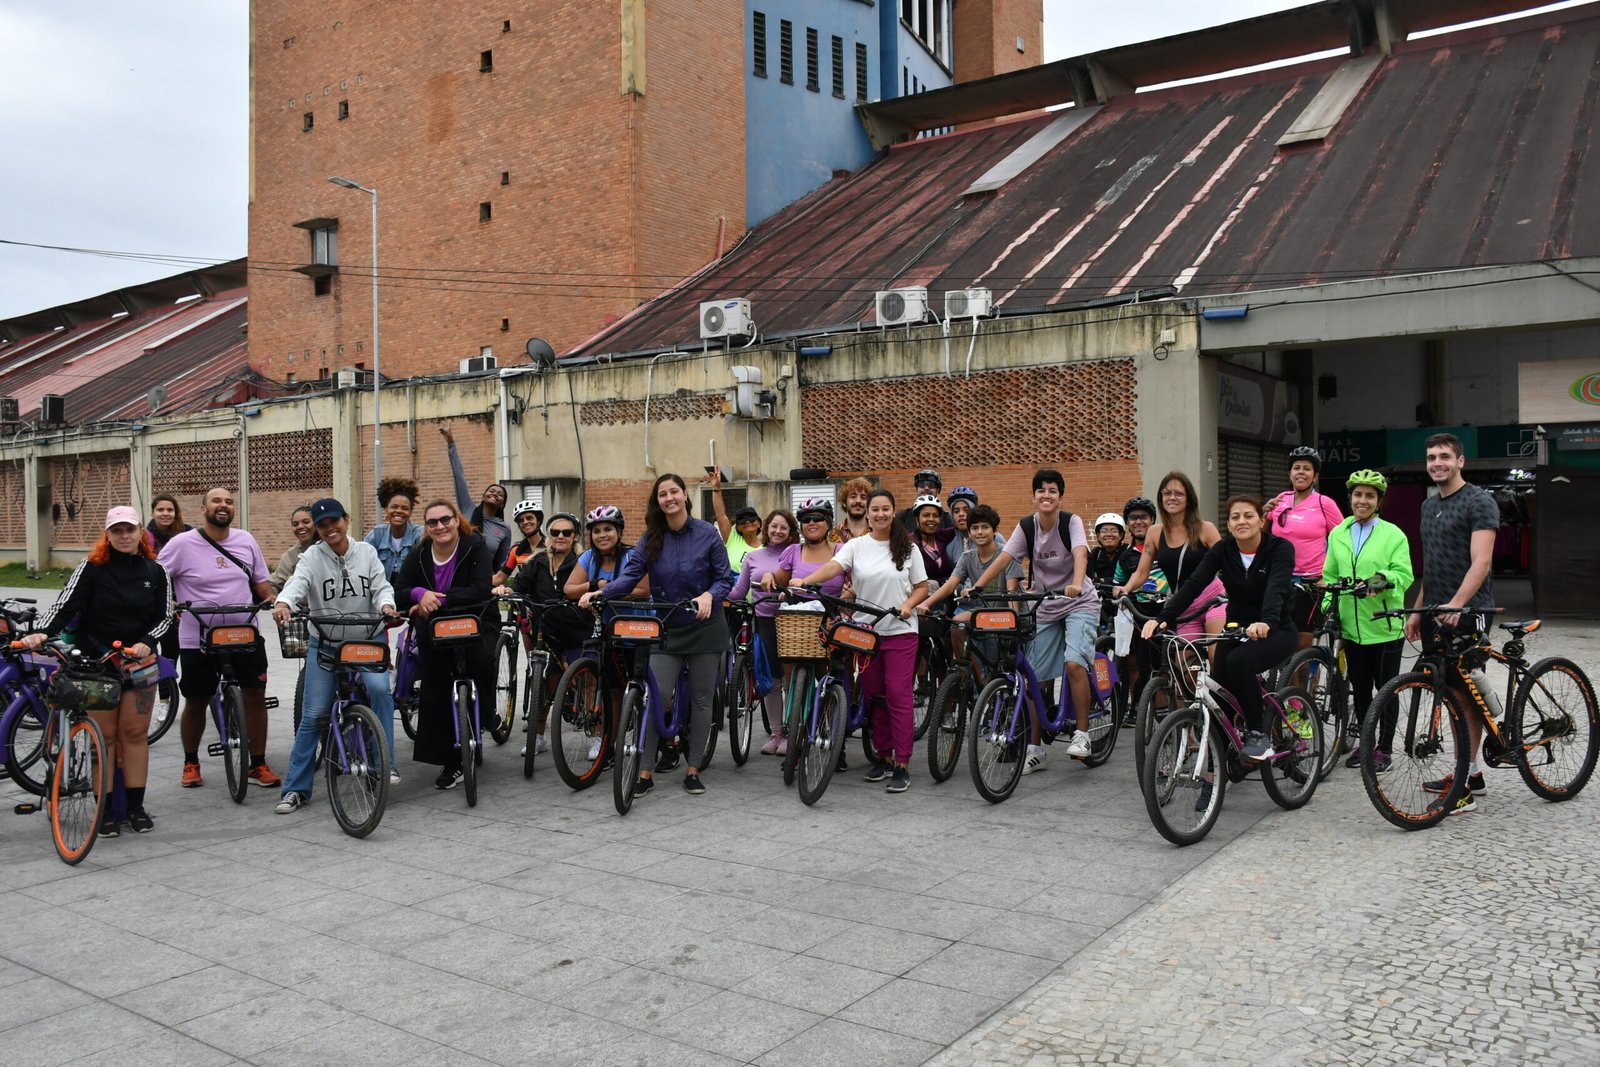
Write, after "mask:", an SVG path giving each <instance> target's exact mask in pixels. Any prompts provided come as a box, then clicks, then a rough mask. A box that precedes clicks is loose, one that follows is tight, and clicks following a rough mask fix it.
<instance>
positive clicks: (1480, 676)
mask: <svg viewBox="0 0 1600 1067" xmlns="http://www.w3.org/2000/svg"><path fill="white" fill-rule="evenodd" d="M1467 677H1468V678H1471V679H1472V684H1473V685H1474V686H1476V687H1477V689H1478V695H1479V696H1481V697H1482V698H1483V702H1484V703H1485V704H1486V705H1488V707H1489V715H1490V716H1491V717H1492V718H1493V719H1494V721H1495V722H1499V721H1500V719H1501V718H1502V717H1503V716H1504V715H1505V709H1504V708H1502V707H1501V706H1500V697H1499V696H1498V695H1497V694H1496V693H1495V691H1494V687H1493V686H1491V685H1490V684H1489V676H1488V675H1486V674H1484V673H1483V671H1481V670H1476V671H1471V672H1469V673H1468V674H1467Z"/></svg>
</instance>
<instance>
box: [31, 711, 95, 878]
mask: <svg viewBox="0 0 1600 1067" xmlns="http://www.w3.org/2000/svg"><path fill="white" fill-rule="evenodd" d="M105 800H106V746H105V740H104V739H103V738H102V737H101V736H100V728H99V727H98V726H96V725H95V723H94V720H93V719H90V718H87V717H85V718H82V719H79V720H78V721H77V722H74V723H71V724H69V725H68V727H67V737H66V741H65V743H64V744H63V745H62V746H61V750H60V751H59V752H57V753H56V759H55V762H54V763H53V764H52V765H51V771H50V791H49V795H48V796H47V798H46V803H45V807H46V809H47V810H48V811H49V813H50V837H51V840H52V841H53V842H54V844H55V846H56V855H58V856H60V857H61V862H62V863H65V864H67V866H69V867H76V866H77V865H78V864H80V863H82V862H83V860H84V857H86V856H88V855H89V850H90V849H92V848H94V841H95V837H96V836H97V835H98V834H99V831H100V819H101V817H102V816H103V815H104V814H105Z"/></svg>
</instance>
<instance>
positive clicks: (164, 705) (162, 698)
mask: <svg viewBox="0 0 1600 1067" xmlns="http://www.w3.org/2000/svg"><path fill="white" fill-rule="evenodd" d="M296 696H297V698H298V693H296ZM182 706H183V697H182V696H180V695H179V693H178V680H177V679H176V678H163V679H161V680H160V681H159V682H157V683H156V701H155V704H154V705H153V706H152V707H151V709H150V733H149V735H148V737H147V739H146V741H145V743H146V744H147V745H153V744H155V743H156V742H157V741H159V740H161V739H162V738H163V737H165V736H167V731H168V730H170V729H172V724H173V723H175V722H177V721H178V711H179V709H180V708H181V707H182ZM299 706H300V703H299V700H298V699H296V701H295V707H297V708H298V707H299Z"/></svg>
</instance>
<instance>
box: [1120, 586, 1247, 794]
mask: <svg viewBox="0 0 1600 1067" xmlns="http://www.w3.org/2000/svg"><path fill="white" fill-rule="evenodd" d="M1166 602H1167V598H1166V597H1165V596H1161V597H1152V598H1147V599H1145V600H1143V601H1139V602H1135V601H1134V600H1133V599H1132V597H1131V596H1125V597H1123V598H1122V600H1121V601H1120V603H1119V607H1121V608H1123V609H1124V610H1126V611H1127V612H1128V615H1129V616H1130V617H1131V618H1132V619H1133V620H1134V622H1135V623H1136V624H1143V623H1146V622H1150V621H1152V620H1155V621H1159V620H1160V610H1161V607H1162V605H1164V604H1165V603H1166ZM1226 602H1227V597H1225V596H1215V597H1212V598H1211V599H1210V600H1207V601H1206V602H1205V603H1203V604H1198V605H1191V606H1190V608H1189V611H1188V612H1187V613H1186V614H1184V615H1183V616H1181V617H1180V618H1179V619H1178V624H1179V625H1182V624H1183V623H1186V622H1194V621H1196V620H1198V619H1202V618H1204V617H1205V614H1206V612H1208V611H1210V610H1211V609H1212V608H1214V607H1216V606H1217V605H1218V604H1224V603H1226ZM1141 605H1143V606H1146V607H1149V608H1150V609H1151V613H1149V614H1146V613H1145V612H1143V611H1141V610H1140V608H1141ZM1199 672H1200V665H1199V663H1197V662H1196V661H1195V660H1194V659H1193V657H1192V656H1189V655H1188V654H1187V650H1182V649H1170V650H1169V651H1168V653H1167V654H1166V655H1157V654H1156V650H1155V648H1154V647H1152V649H1151V655H1150V677H1149V678H1147V679H1145V683H1144V688H1143V689H1142V690H1140V692H1139V702H1138V704H1137V705H1136V706H1135V707H1134V722H1133V740H1132V744H1133V766H1134V777H1135V779H1136V780H1137V781H1139V782H1143V781H1144V760H1145V755H1146V753H1148V752H1149V751H1150V741H1151V740H1152V739H1153V738H1154V737H1155V734H1156V727H1157V726H1158V725H1159V724H1160V723H1161V721H1162V720H1163V719H1165V718H1166V717H1167V715H1168V714H1170V713H1171V712H1173V711H1175V710H1176V709H1177V708H1178V706H1179V705H1180V704H1182V703H1183V702H1185V701H1189V700H1193V699H1194V698H1195V681H1196V679H1197V678H1198V676H1199Z"/></svg>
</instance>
